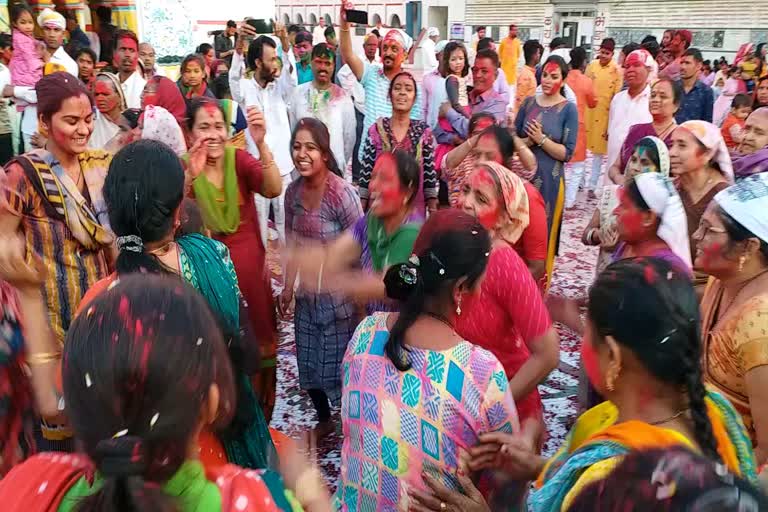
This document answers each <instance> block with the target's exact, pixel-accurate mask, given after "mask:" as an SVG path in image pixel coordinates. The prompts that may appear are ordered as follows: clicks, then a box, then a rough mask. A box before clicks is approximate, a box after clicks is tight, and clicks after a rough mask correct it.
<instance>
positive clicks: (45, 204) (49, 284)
mask: <svg viewBox="0 0 768 512" xmlns="http://www.w3.org/2000/svg"><path fill="white" fill-rule="evenodd" d="M35 90H36V92H37V95H38V99H39V102H38V122H39V126H40V130H41V132H44V135H46V138H47V142H46V146H45V148H43V149H35V150H32V151H29V152H27V153H25V154H23V155H20V156H19V157H18V158H16V159H15V160H13V161H12V162H11V163H10V164H8V166H7V167H6V173H7V176H6V179H5V180H3V184H4V187H3V189H2V190H3V198H2V207H0V233H4V234H6V235H11V236H13V235H16V234H18V236H20V237H21V238H23V239H24V241H25V253H26V259H27V261H31V260H32V259H33V258H34V257H35V256H38V257H40V259H42V261H43V263H44V265H45V267H46V269H47V272H46V275H45V278H44V280H43V282H42V284H41V286H40V291H41V293H42V296H43V299H44V301H45V305H46V310H47V311H48V321H49V323H50V327H51V330H52V331H53V334H54V336H55V337H56V339H57V341H58V346H59V347H60V346H61V344H62V343H63V342H64V336H65V335H66V333H67V330H68V329H69V326H70V324H71V322H72V319H73V316H74V314H75V311H76V310H77V307H78V305H79V304H80V301H81V300H82V297H83V295H84V294H85V292H86V290H87V289H88V288H90V287H91V286H92V285H93V284H94V283H96V282H97V281H98V280H99V279H101V278H103V277H105V276H106V275H107V274H108V269H107V263H108V261H112V260H113V259H114V258H113V256H114V253H113V252H112V249H113V245H112V244H113V242H114V241H115V238H114V235H113V233H112V230H111V229H110V227H109V219H108V217H107V212H106V205H105V203H104V198H103V195H102V187H103V184H104V178H105V177H106V175H107V169H108V167H109V162H110V160H111V155H110V154H109V153H106V152H104V151H99V150H89V149H88V140H89V139H90V137H91V134H92V133H93V108H94V101H93V97H92V96H91V94H90V92H89V91H88V89H87V88H86V86H85V85H84V84H83V83H82V82H80V80H78V79H77V78H75V77H73V76H72V75H70V74H68V73H65V72H58V73H53V74H50V75H47V76H45V77H43V78H42V79H41V80H40V81H39V82H37V85H36V86H35ZM49 427H50V428H49ZM62 429H63V427H53V426H50V425H46V426H44V428H43V437H45V438H47V439H61V438H62V436H61V435H60V434H61V433H62V432H61V430H62ZM54 431H55V432H54ZM50 434H53V435H50ZM68 439H69V442H63V443H60V442H55V441H52V442H50V443H49V444H48V443H46V445H45V446H43V448H44V449H45V448H50V449H53V448H56V449H58V450H71V449H72V448H73V446H72V445H71V437H69V438H68ZM38 447H39V446H38Z"/></svg>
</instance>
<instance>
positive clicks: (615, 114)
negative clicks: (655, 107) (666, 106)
mask: <svg viewBox="0 0 768 512" xmlns="http://www.w3.org/2000/svg"><path fill="white" fill-rule="evenodd" d="M650 97H651V87H650V86H646V87H645V89H643V92H641V93H640V94H638V95H637V96H635V97H634V98H632V97H630V95H629V90H628V89H624V90H623V91H621V92H620V93H618V94H617V95H616V96H614V97H613V101H611V109H610V111H609V112H608V153H607V157H606V158H607V161H608V166H609V167H610V166H611V165H613V164H614V162H616V159H617V158H619V153H620V152H621V146H622V145H623V144H624V139H626V138H627V133H629V129H630V128H631V127H632V126H633V125H636V124H643V123H650V122H652V121H653V117H652V116H651V113H650V112H649V111H648V99H649V98H650Z"/></svg>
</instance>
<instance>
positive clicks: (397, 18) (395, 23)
mask: <svg viewBox="0 0 768 512" xmlns="http://www.w3.org/2000/svg"><path fill="white" fill-rule="evenodd" d="M389 26H390V27H392V28H402V27H401V25H400V16H398V15H397V14H393V15H392V21H390V22H389Z"/></svg>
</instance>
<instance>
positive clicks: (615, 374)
mask: <svg viewBox="0 0 768 512" xmlns="http://www.w3.org/2000/svg"><path fill="white" fill-rule="evenodd" d="M620 373H621V366H619V367H618V369H616V370H613V369H611V368H609V369H608V374H607V375H606V376H605V388H606V389H607V390H608V391H613V390H614V389H616V379H618V378H619V374H620Z"/></svg>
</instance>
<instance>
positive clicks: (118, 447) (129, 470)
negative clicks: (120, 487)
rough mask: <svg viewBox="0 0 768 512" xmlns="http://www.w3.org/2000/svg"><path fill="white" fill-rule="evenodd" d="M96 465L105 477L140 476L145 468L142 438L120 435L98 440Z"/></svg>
mask: <svg viewBox="0 0 768 512" xmlns="http://www.w3.org/2000/svg"><path fill="white" fill-rule="evenodd" d="M96 459H97V460H96V461H95V462H96V466H97V467H98V469H99V471H100V472H101V473H102V474H103V475H104V476H106V477H113V478H125V477H129V476H140V475H142V474H144V470H145V469H146V461H145V455H144V445H143V440H142V439H141V438H140V437H136V436H120V437H115V438H111V439H104V440H102V441H99V444H97V445H96Z"/></svg>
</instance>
